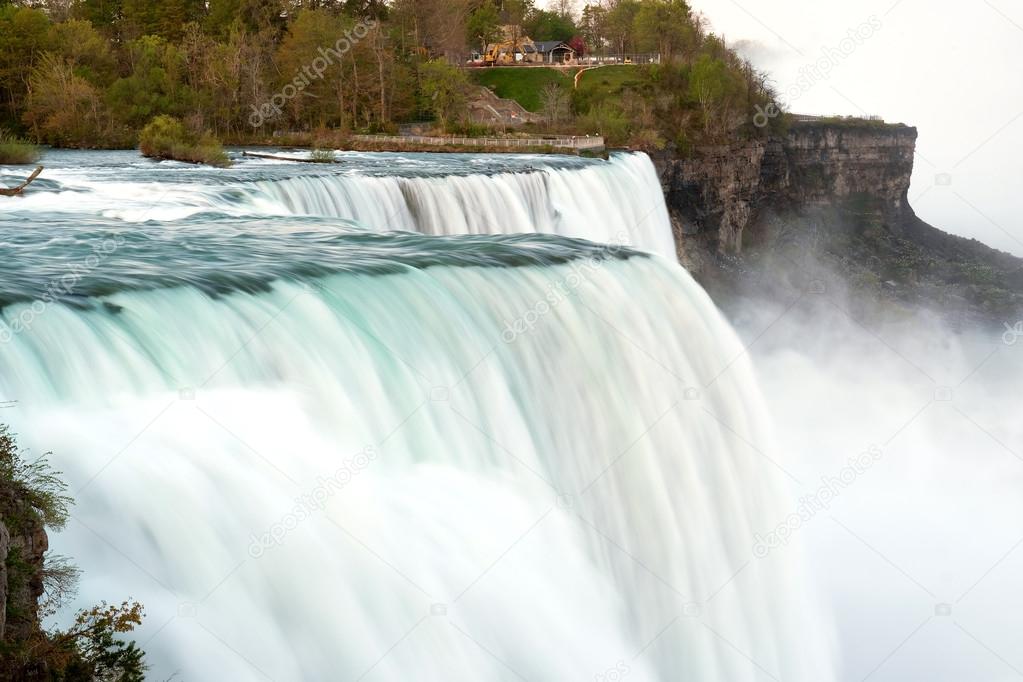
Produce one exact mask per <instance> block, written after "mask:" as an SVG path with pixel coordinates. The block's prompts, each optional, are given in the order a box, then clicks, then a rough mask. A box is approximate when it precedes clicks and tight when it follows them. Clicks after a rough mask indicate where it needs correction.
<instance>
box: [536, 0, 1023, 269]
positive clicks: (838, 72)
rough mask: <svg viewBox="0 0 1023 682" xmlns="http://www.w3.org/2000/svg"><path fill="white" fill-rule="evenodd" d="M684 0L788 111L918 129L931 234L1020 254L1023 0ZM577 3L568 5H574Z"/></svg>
mask: <svg viewBox="0 0 1023 682" xmlns="http://www.w3.org/2000/svg"><path fill="white" fill-rule="evenodd" d="M689 2H690V5H691V6H692V7H693V8H694V9H695V10H696V11H698V12H701V13H703V14H704V15H705V17H706V18H707V20H708V21H709V24H710V28H711V30H713V31H714V32H716V33H718V34H723V35H724V36H725V38H726V39H727V40H728V42H729V43H730V44H732V45H734V46H735V47H737V48H738V49H739V50H740V51H741V52H742V53H743V54H745V55H746V56H747V57H749V58H750V60H751V61H752V62H753V63H754V64H755V65H756V66H757V67H759V68H760V69H762V70H764V71H767V72H768V73H770V74H771V76H772V80H773V82H774V84H775V85H776V86H777V88H778V91H779V92H780V93H782V95H783V97H782V100H783V103H784V104H785V105H786V106H787V107H788V108H789V110H791V111H794V112H796V113H805V114H823V115H830V114H840V115H878V116H882V117H883V118H884V119H885V120H887V121H890V122H903V123H906V124H908V125H913V126H916V127H917V129H918V130H919V134H920V137H919V140H918V142H917V158H916V163H915V170H914V175H913V185H912V187H911V189H910V202H911V204H912V205H913V207H914V208H915V209H916V212H917V214H918V215H919V216H920V217H921V218H923V219H924V220H926V221H927V222H929V223H931V224H932V225H934V226H935V227H939V228H941V229H943V230H946V231H948V232H952V233H955V234H960V235H963V236H965V237H973V238H976V239H979V240H980V241H982V242H984V243H986V244H988V245H990V246H993V247H995V248H998V249H1002V250H1004V251H1009V252H1011V253H1013V254H1015V255H1017V256H1023V220H1021V219H1020V216H1021V215H1023V193H1021V192H1020V187H1021V184H1023V183H1021V180H1023V160H1021V158H1020V152H1021V151H1023V82H1021V80H1020V75H1019V70H1020V67H1021V66H1023V4H1021V3H1019V2H1018V1H1014V0H980V1H979V2H974V3H968V4H967V3H962V2H952V0H861V2H858V3H846V2H839V1H838V0H788V1H787V2H778V1H777V0H689ZM538 4H541V5H543V4H546V5H548V6H550V5H552V4H554V2H553V0H548V1H547V2H542V1H541V2H539V3H538ZM585 4H586V3H585V0H576V1H575V6H576V9H577V10H578V9H581V8H582V7H583V6H584V5H585ZM872 18H873V19H872ZM872 21H873V22H874V24H875V25H876V26H877V25H879V28H877V30H875V31H873V32H872V34H871V36H870V37H869V38H868V39H866V40H863V41H862V42H861V43H860V44H858V45H856V46H855V49H854V50H853V51H851V52H849V53H848V54H845V55H842V56H841V57H840V58H836V57H834V55H836V51H837V54H841V52H842V51H841V47H840V46H841V44H842V40H843V39H844V38H846V37H847V36H848V34H849V32H850V31H855V30H856V29H857V27H859V26H861V25H863V24H869V23H871V22H872ZM847 45H848V43H847ZM828 53H830V54H832V55H833V58H832V59H830V60H829V62H830V64H831V65H832V66H831V67H830V71H829V73H828V74H827V77H826V78H820V79H817V80H816V82H815V83H814V84H813V86H812V87H810V88H808V89H803V90H802V94H801V95H800V96H799V97H798V99H797V100H796V101H789V100H788V99H787V98H786V97H785V96H784V93H785V92H786V91H787V90H789V89H790V88H791V86H793V85H794V84H795V83H796V81H797V79H798V78H799V76H800V73H801V71H803V70H804V69H807V68H812V67H813V65H814V64H815V63H816V62H817V60H819V59H821V58H822V57H824V55H825V54H828Z"/></svg>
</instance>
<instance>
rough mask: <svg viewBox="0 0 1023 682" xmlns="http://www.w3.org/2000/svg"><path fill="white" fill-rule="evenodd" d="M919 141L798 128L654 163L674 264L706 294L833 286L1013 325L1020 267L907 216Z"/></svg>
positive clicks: (832, 126)
mask: <svg viewBox="0 0 1023 682" xmlns="http://www.w3.org/2000/svg"><path fill="white" fill-rule="evenodd" d="M916 138H917V131H916V129H915V128H912V127H908V126H903V125H885V124H881V123H878V122H874V121H862V122H854V121H840V122H834V123H832V122H825V121H806V122H800V123H794V124H793V125H792V126H791V128H790V129H789V131H788V133H787V135H786V136H785V137H784V138H778V139H771V140H756V141H750V142H745V143H738V142H737V143H735V144H733V145H729V146H723V147H715V148H708V149H703V150H701V151H700V152H699V153H698V154H696V155H694V156H693V157H691V158H685V159H679V158H674V157H672V156H671V155H670V154H667V153H665V154H661V155H659V156H656V157H655V158H654V162H655V165H656V166H657V168H658V172H659V174H660V177H661V183H662V186H663V189H664V193H665V198H666V202H667V205H668V210H669V213H670V215H671V219H672V225H673V228H674V231H675V237H676V243H677V245H678V250H679V258H680V260H681V261H682V263H683V264H685V265H686V267H687V268H688V269H689V270H690V271H691V272H692V273H693V274H694V275H695V276H696V277H697V279H699V280H700V281H701V282H702V283H703V284H704V286H705V287H707V288H708V290H710V291H711V293H712V295H714V294H716V293H718V294H720V293H721V292H726V291H728V292H733V293H738V291H739V290H742V289H743V287H744V286H746V287H747V288H749V286H750V285H751V282H753V281H755V282H756V284H755V286H756V287H757V288H758V289H761V290H762V289H764V288H765V287H766V289H768V290H771V289H780V288H787V289H789V290H791V289H792V287H793V286H795V287H796V288H798V287H799V286H805V282H806V281H807V280H808V279H810V278H812V279H814V281H819V280H823V279H829V278H838V279H840V280H842V282H841V286H842V288H843V289H847V290H848V289H852V290H854V291H856V292H859V293H862V294H866V295H867V296H868V297H869V298H872V299H882V300H886V301H889V302H895V303H899V304H910V303H911V304H915V305H924V306H925V307H929V308H932V309H934V310H936V311H939V312H942V313H947V312H949V311H954V314H956V315H958V316H960V317H962V316H966V317H970V318H978V319H979V318H983V319H986V320H988V321H991V320H996V319H1003V320H1004V319H1008V318H1010V317H1011V316H1012V315H1015V314H1019V313H1020V312H1021V311H1023V261H1021V260H1020V259H1017V258H1014V257H1013V256H1010V255H1008V254H1004V253H1001V252H998V251H995V250H993V249H990V248H988V247H986V246H984V245H983V244H980V243H979V242H976V241H975V240H967V239H962V238H960V237H955V236H952V235H948V234H945V233H943V232H941V231H940V230H937V229H935V228H933V227H931V226H930V225H927V224H926V223H924V222H923V221H921V220H919V219H918V218H917V217H916V215H915V213H914V212H913V209H912V207H911V206H910V205H909V200H908V191H909V186H910V178H911V176H912V173H913V155H914V152H915V148H916ZM810 271H814V273H813V274H808V273H809V272H810ZM793 278H795V279H801V280H802V281H803V282H804V283H803V284H802V285H800V284H799V283H798V282H794V281H793Z"/></svg>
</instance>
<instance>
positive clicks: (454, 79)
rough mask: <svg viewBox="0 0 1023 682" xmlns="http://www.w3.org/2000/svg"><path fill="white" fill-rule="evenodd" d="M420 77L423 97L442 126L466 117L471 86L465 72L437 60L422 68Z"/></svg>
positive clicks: (427, 63)
mask: <svg viewBox="0 0 1023 682" xmlns="http://www.w3.org/2000/svg"><path fill="white" fill-rule="evenodd" d="M420 76H421V77H422V82H423V96H424V97H425V98H426V100H427V101H428V102H429V107H430V110H431V111H432V112H433V115H434V116H435V117H436V118H437V120H438V121H440V123H441V124H443V125H445V126H447V125H449V124H452V123H456V122H458V121H460V120H462V119H463V118H464V117H465V114H466V111H467V104H468V99H469V90H470V85H469V81H468V78H467V77H466V75H465V72H464V71H462V70H461V69H459V68H458V67H455V66H452V65H451V64H449V63H448V62H447V61H444V60H442V59H436V60H434V61H431V62H426V63H425V64H423V65H422V66H421V67H420Z"/></svg>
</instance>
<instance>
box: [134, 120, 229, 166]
mask: <svg viewBox="0 0 1023 682" xmlns="http://www.w3.org/2000/svg"><path fill="white" fill-rule="evenodd" d="M139 150H140V151H141V152H142V155H143V156H146V157H149V158H151V159H172V160H174V161H184V162H186V163H200V164H206V165H208V166H217V167H218V168H226V167H227V166H230V165H231V159H229V158H228V156H227V154H226V153H225V152H224V148H223V147H222V146H221V145H220V142H218V141H217V140H216V139H215V138H213V137H212V136H210V135H195V134H193V133H191V132H189V131H188V130H186V129H185V126H184V125H183V124H182V123H181V121H179V120H177V119H176V118H173V117H171V116H157V117H156V118H154V119H153V120H152V121H150V122H149V123H148V124H147V125H146V127H145V128H143V129H142V133H141V134H140V135H139Z"/></svg>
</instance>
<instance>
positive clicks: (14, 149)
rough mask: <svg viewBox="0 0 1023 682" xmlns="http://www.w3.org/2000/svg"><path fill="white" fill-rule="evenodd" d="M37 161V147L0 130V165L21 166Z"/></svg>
mask: <svg viewBox="0 0 1023 682" xmlns="http://www.w3.org/2000/svg"><path fill="white" fill-rule="evenodd" d="M38 160H39V147H37V146H36V145H34V144H32V143H31V142H26V141H25V140H22V139H21V138H18V137H15V136H14V135H12V134H11V133H8V132H7V131H5V130H0V163H3V164H23V163H35V162H36V161H38Z"/></svg>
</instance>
